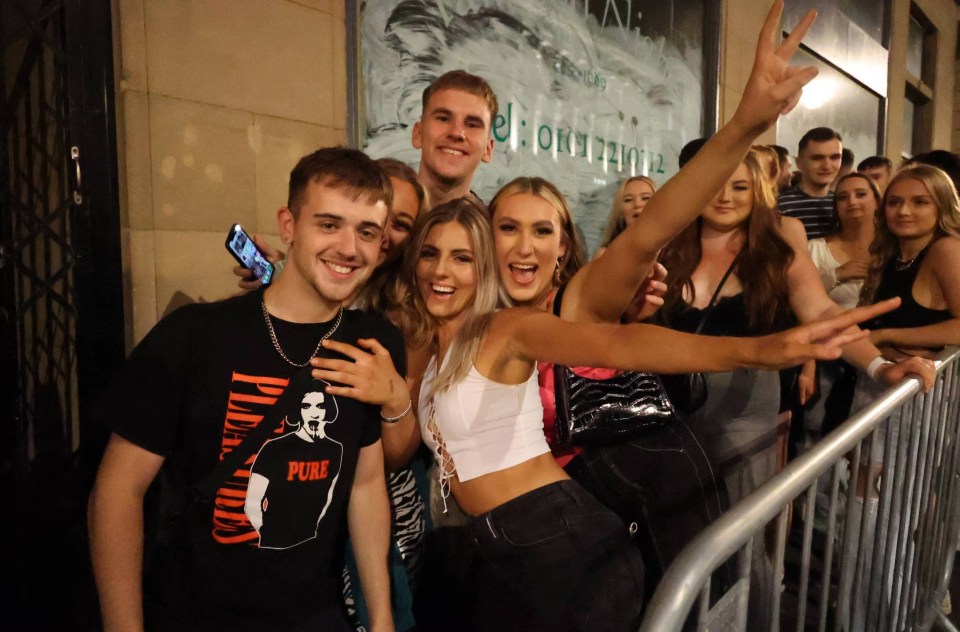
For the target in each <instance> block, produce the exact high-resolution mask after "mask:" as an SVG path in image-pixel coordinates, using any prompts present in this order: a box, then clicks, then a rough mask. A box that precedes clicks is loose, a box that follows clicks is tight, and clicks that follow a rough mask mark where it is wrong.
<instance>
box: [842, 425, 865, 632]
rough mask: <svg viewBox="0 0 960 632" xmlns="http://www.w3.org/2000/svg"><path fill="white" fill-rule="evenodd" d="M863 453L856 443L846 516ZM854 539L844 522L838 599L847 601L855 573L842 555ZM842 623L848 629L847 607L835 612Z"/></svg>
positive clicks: (855, 488) (853, 494) (860, 443)
mask: <svg viewBox="0 0 960 632" xmlns="http://www.w3.org/2000/svg"><path fill="white" fill-rule="evenodd" d="M862 453H863V442H862V441H860V442H859V443H857V446H856V448H854V450H853V463H851V464H850V473H849V475H848V477H847V504H846V508H845V511H846V515H847V516H850V515H852V512H853V510H854V509H853V508H854V504H853V499H854V498H855V497H856V493H857V476H858V474H857V473H859V472H860V457H861V455H862ZM861 515H862V514H861ZM855 539H856V534H854V532H853V529H851V528H850V525H848V524H847V523H846V521H845V522H844V525H843V546H842V547H841V548H840V565H839V566H840V568H839V570H840V591H839V598H840V599H848V600H849V596H850V594H851V592H852V591H853V576H854V574H855V573H856V567H854V568H848V567H847V565H848V564H849V563H850V561H851V560H850V559H849V557H850V556H848V555H843V552H844V551H852V550H853V543H854V541H855ZM853 563H854V564H856V558H854V560H853ZM844 616H845V619H844V621H842V622H841V623H846V627H847V628H849V627H850V624H851V622H852V619H851V617H852V609H851V608H850V607H849V602H848V607H847V608H845V609H839V608H838V612H837V617H838V619H839V618H841V617H844Z"/></svg>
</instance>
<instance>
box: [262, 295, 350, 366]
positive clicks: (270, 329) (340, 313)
mask: <svg viewBox="0 0 960 632" xmlns="http://www.w3.org/2000/svg"><path fill="white" fill-rule="evenodd" d="M260 307H262V308H263V320H264V321H266V323H267V331H268V332H270V340H271V342H273V348H274V349H276V350H277V353H279V354H280V357H281V358H283V359H284V361H286V363H287V364H289V365H290V366H294V367H296V368H298V369H302V368H303V367H305V366H307V365H308V364H310V360H312V359H313V357H314V356H315V355H317V353H319V352H320V346H321V345H322V344H323V341H324V340H326V339H327V338H329V337H330V336H332V335H333V332H335V331H336V330H337V327H339V326H340V320H341V319H342V318H343V305H341V306H340V311H338V312H337V320H336V322H335V323H333V327H331V328H330V331H328V332H327V333H325V334H323V337H322V338H320V340H319V341H318V342H317V348H316V349H314V350H313V353H311V354H310V357H309V358H307V361H306V362H304V363H303V364H297V363H296V362H294V361H293V360H291V359H290V358H288V357H287V354H286V353H284V352H283V349H281V348H280V342H279V341H278V340H277V332H276V331H274V329H273V321H271V320H270V312H268V311H267V302H266V301H260Z"/></svg>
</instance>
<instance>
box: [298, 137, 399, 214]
mask: <svg viewBox="0 0 960 632" xmlns="http://www.w3.org/2000/svg"><path fill="white" fill-rule="evenodd" d="M311 182H316V183H318V184H322V185H324V186H327V187H330V188H334V189H340V190H341V191H342V192H344V193H345V194H346V195H347V197H349V198H350V199H352V200H357V199H360V198H361V197H363V198H364V199H365V201H367V202H369V203H370V204H376V203H377V202H383V203H384V204H386V205H387V208H390V205H391V204H393V185H392V184H391V183H390V178H389V177H388V176H387V174H386V173H384V171H383V169H381V168H380V166H379V165H377V163H376V162H374V161H373V159H372V158H370V157H369V156H367V155H366V154H365V153H363V152H362V151H359V150H356V149H350V148H349V147H324V148H323V149H318V150H317V151H315V152H313V153H312V154H310V155H307V156H304V157H303V158H301V159H300V162H298V163H297V166H296V167H294V168H293V171H291V172H290V187H289V189H288V192H287V208H288V209H290V212H291V213H293V216H294V217H297V216H299V215H300V207H301V206H302V205H303V201H304V197H305V193H306V190H307V185H308V184H310V183H311Z"/></svg>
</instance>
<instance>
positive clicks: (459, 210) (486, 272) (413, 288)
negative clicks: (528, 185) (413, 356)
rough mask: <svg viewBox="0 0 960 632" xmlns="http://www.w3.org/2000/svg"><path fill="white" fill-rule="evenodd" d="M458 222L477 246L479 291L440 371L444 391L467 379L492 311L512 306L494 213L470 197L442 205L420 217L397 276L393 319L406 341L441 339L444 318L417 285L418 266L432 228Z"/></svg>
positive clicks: (437, 387)
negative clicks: (500, 267)
mask: <svg viewBox="0 0 960 632" xmlns="http://www.w3.org/2000/svg"><path fill="white" fill-rule="evenodd" d="M451 222H456V223H458V224H460V225H461V226H463V227H464V228H465V229H466V230H467V234H468V235H469V236H470V244H471V246H472V247H473V269H474V271H475V273H476V276H477V284H476V293H475V295H474V297H473V301H472V302H471V303H470V304H469V305H468V306H467V307H466V308H465V309H466V310H467V314H466V317H465V319H464V324H463V326H462V327H461V329H460V331H459V332H458V333H457V335H456V337H455V338H454V340H453V343H452V344H451V345H450V350H449V351H448V353H449V354H450V359H449V360H448V361H447V362H446V363H445V365H444V367H443V369H442V370H441V371H440V372H439V374H438V375H437V378H436V381H435V382H434V391H435V392H440V391H442V390H444V389H447V388H449V387H450V386H452V385H453V384H456V383H457V382H459V381H460V380H462V379H463V378H464V377H465V376H466V374H467V372H468V371H469V370H470V367H471V366H472V365H473V361H474V358H475V357H476V355H477V349H478V348H479V346H480V339H481V337H482V336H483V332H484V330H485V328H486V325H487V322H488V321H489V318H490V315H491V314H492V313H493V312H494V311H496V310H497V309H499V308H501V307H504V306H506V305H509V301H510V299H509V297H508V296H507V295H506V293H505V292H504V291H503V289H502V286H501V284H500V281H499V278H498V276H497V261H496V255H495V250H494V246H493V230H492V229H491V228H490V215H489V211H488V210H487V209H486V207H484V206H483V205H482V204H480V203H478V202H475V201H473V200H471V199H470V198H459V199H456V200H452V201H450V202H447V203H446V204H441V205H440V206H437V207H436V208H434V209H432V210H431V211H430V212H428V213H425V214H423V215H421V216H419V217H418V218H417V221H416V222H415V224H414V229H413V235H412V236H411V237H410V243H409V245H408V246H407V249H406V251H405V252H404V255H403V264H402V266H401V270H400V276H399V277H398V278H397V288H396V293H395V296H396V300H397V304H396V309H395V311H394V312H393V316H394V320H395V322H396V323H397V325H398V326H399V327H400V330H401V331H402V332H403V335H404V336H405V338H406V340H407V344H410V345H413V346H419V347H422V346H424V345H432V344H434V342H435V340H436V333H437V329H438V328H439V326H440V322H439V321H438V320H437V318H435V317H434V316H433V315H432V314H430V312H429V311H427V306H426V303H425V302H424V300H423V296H421V294H420V290H419V287H418V284H417V264H418V262H419V261H420V252H421V250H422V249H423V244H424V243H425V242H426V240H427V236H428V235H429V234H430V231H431V230H432V229H433V228H434V227H436V226H440V225H441V224H448V223H451Z"/></svg>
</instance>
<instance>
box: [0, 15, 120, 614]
mask: <svg viewBox="0 0 960 632" xmlns="http://www.w3.org/2000/svg"><path fill="white" fill-rule="evenodd" d="M116 165H117V158H116V139H115V123H114V90H113V63H112V37H111V25H110V2H109V0H3V2H2V3H0V372H2V373H0V375H2V379H0V489H2V490H3V492H2V494H3V500H4V502H3V506H4V508H5V510H4V511H3V516H4V517H3V518H2V520H0V542H2V543H3V544H2V547H3V548H2V549H0V555H2V556H3V559H4V560H6V563H4V564H2V565H0V566H2V567H3V568H4V569H5V573H9V574H10V576H9V577H6V578H4V579H6V581H4V584H3V585H5V586H7V587H8V589H7V590H4V591H3V595H4V596H3V598H2V601H0V605H2V606H3V611H4V612H5V613H7V616H6V617H5V619H6V622H7V623H8V624H10V625H11V629H42V630H47V629H87V628H91V627H93V626H95V625H96V621H97V609H96V601H95V594H94V591H93V587H92V581H91V580H90V575H89V562H88V555H87V547H86V526H85V525H86V519H85V513H86V511H85V509H86V507H85V506H86V496H87V493H88V491H89V486H90V483H91V480H92V472H93V468H94V466H95V463H96V462H97V460H98V458H99V454H100V453H101V451H102V445H103V440H104V437H103V433H102V432H99V431H98V430H97V429H96V428H95V427H94V425H93V424H92V423H91V422H90V419H89V415H90V408H91V404H92V401H93V400H94V398H95V397H96V396H97V393H98V391H99V390H100V388H101V387H102V384H103V382H104V380H105V376H107V375H108V374H109V373H110V372H112V371H113V370H114V369H115V368H116V366H117V365H118V364H119V363H120V362H122V360H123V356H124V337H123V332H124V328H123V295H122V291H123V290H122V277H121V259H120V231H119V204H118V194H117V190H118V189H117V175H116ZM10 615H12V621H11V620H10V618H8V617H10Z"/></svg>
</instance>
